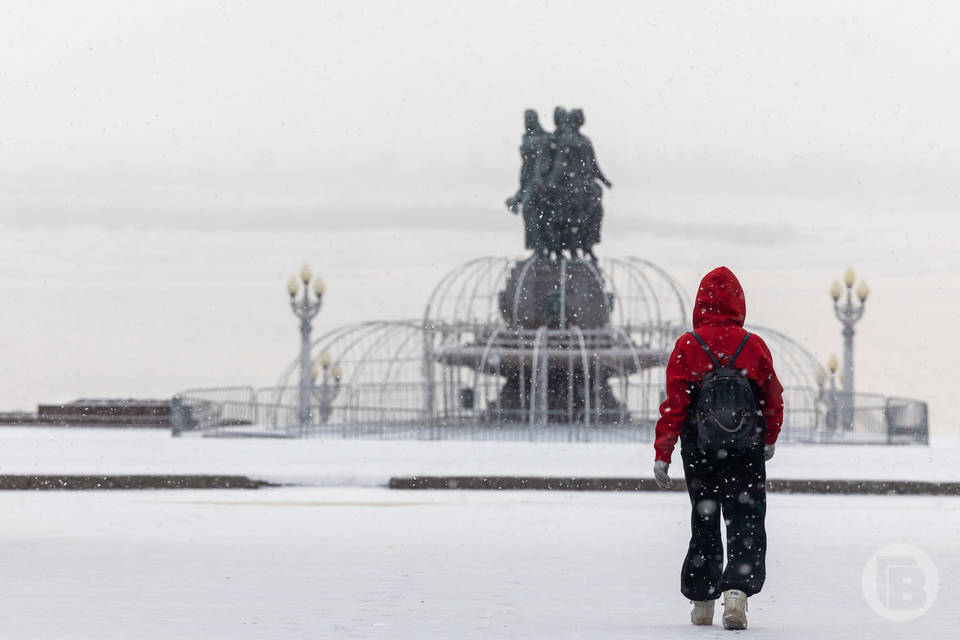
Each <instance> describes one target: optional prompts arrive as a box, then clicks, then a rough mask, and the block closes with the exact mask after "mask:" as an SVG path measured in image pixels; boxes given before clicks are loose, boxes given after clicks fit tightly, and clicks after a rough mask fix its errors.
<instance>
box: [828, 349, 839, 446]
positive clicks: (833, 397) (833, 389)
mask: <svg viewBox="0 0 960 640" xmlns="http://www.w3.org/2000/svg"><path fill="white" fill-rule="evenodd" d="M839 366H840V363H839V362H837V356H835V355H833V354H831V355H830V359H829V360H827V370H828V371H829V372H830V390H829V391H828V392H827V394H826V400H827V431H829V432H830V433H834V432H835V431H836V430H837V404H838V403H837V368H838V367H839Z"/></svg>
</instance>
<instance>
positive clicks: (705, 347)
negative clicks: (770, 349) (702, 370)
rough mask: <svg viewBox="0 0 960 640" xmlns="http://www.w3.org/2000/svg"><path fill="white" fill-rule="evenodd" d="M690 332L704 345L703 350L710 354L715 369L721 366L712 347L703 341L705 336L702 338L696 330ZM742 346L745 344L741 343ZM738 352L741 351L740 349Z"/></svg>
mask: <svg viewBox="0 0 960 640" xmlns="http://www.w3.org/2000/svg"><path fill="white" fill-rule="evenodd" d="M690 333H692V334H693V337H694V338H696V339H697V342H699V343H700V346H701V347H703V350H704V351H706V352H707V355H708V356H710V362H712V363H713V367H714V368H715V369H719V368H720V361H719V360H717V356H715V355H713V351H710V347H708V346H707V343H706V342H704V341H703V338H701V337H700V336H699V335H698V334H697V332H696V331H691V332H690ZM741 346H743V345H741ZM737 353H739V351H738V352H737Z"/></svg>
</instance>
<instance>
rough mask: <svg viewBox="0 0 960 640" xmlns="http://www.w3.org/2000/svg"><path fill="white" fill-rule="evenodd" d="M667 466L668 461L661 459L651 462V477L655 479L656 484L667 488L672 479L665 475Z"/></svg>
mask: <svg viewBox="0 0 960 640" xmlns="http://www.w3.org/2000/svg"><path fill="white" fill-rule="evenodd" d="M669 468H670V463H669V462H664V461H663V460H657V461H656V462H654V463H653V479H654V480H656V481H657V486H658V487H660V488H661V489H669V488H670V486H671V485H673V481H672V480H671V479H670V476H668V475H667V470H668V469H669Z"/></svg>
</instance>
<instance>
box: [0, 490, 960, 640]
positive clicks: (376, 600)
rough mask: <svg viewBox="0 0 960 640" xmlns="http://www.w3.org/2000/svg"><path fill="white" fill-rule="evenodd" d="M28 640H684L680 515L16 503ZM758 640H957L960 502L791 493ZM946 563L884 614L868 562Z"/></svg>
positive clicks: (355, 505) (711, 633)
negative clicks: (928, 584)
mask: <svg viewBox="0 0 960 640" xmlns="http://www.w3.org/2000/svg"><path fill="white" fill-rule="evenodd" d="M0 513H2V516H0V517H2V529H3V533H2V539H0V540H2V544H3V548H4V573H5V579H4V580H3V583H2V585H0V597H2V601H3V603H4V605H3V609H4V611H5V615H4V635H5V636H7V637H12V638H91V639H93V638H145V639H146V638H172V637H176V638H184V639H187V638H191V639H192V638H198V639H199V638H265V639H266V638H279V637H284V638H320V637H342V638H384V639H389V638H396V639H401V638H403V639H405V638H411V639H413V638H477V639H486V638H571V639H573V638H659V639H663V640H672V639H674V638H700V637H726V636H727V635H728V634H729V633H730V632H725V631H723V630H722V628H721V627H720V626H719V624H715V626H713V627H710V628H696V627H692V626H690V624H689V622H688V616H689V605H688V604H687V602H686V600H684V599H683V598H682V597H681V595H680V593H679V591H678V588H677V586H678V582H679V578H678V574H679V568H680V560H681V558H682V555H683V552H684V550H685V547H686V542H687V536H688V530H687V520H688V518H689V507H688V504H687V500H686V496H684V495H682V494H650V493H647V494H597V493H592V494H573V493H563V494H556V493H549V492H509V493H496V492H399V491H390V490H387V489H350V488H310V489H271V490H259V491H254V492H219V491H214V492H196V491H183V492H90V493H83V494H82V495H75V494H70V493H64V492H50V493H30V494H23V493H22V492H17V493H7V494H3V495H0ZM767 526H768V530H769V531H770V536H771V540H772V542H771V544H770V550H769V555H768V566H769V569H768V572H769V578H768V585H767V588H766V590H765V592H764V593H762V594H760V595H758V596H756V597H755V598H751V600H750V616H751V620H750V629H749V630H748V631H746V632H744V633H747V634H748V635H749V636H750V637H755V638H778V639H794V638H796V639H803V638H814V637H815V638H824V639H834V638H836V639H838V640H839V639H847V638H867V637H870V638H883V639H888V638H891V639H892V638H931V639H933V638H937V639H939V638H950V637H954V634H955V630H956V628H957V625H958V624H960V613H958V611H957V608H956V607H955V606H954V602H953V597H954V596H955V595H956V593H957V592H958V589H960V545H958V544H957V536H958V531H960V500H958V499H956V498H928V497H900V498H897V497H894V498H889V497H862V496H836V497H834V496H799V495H776V494H772V495H771V496H770V499H769V515H768V518H767ZM896 542H908V543H910V544H913V545H916V546H918V547H920V548H922V549H923V550H924V551H925V552H926V553H928V554H929V555H930V556H931V557H932V559H933V560H934V561H935V563H936V566H937V569H938V571H939V575H940V581H941V582H940V595H939V597H938V599H937V600H936V602H935V603H934V604H933V606H932V608H931V609H930V610H929V611H928V612H927V613H926V614H925V615H923V616H921V617H920V618H919V619H917V620H914V621H912V622H910V623H895V622H891V621H888V620H886V619H884V618H882V617H880V616H879V615H878V614H877V613H875V612H874V611H873V610H872V609H871V608H870V607H869V606H868V605H867V602H866V600H865V599H864V595H863V592H862V589H861V577H862V573H863V570H864V566H865V564H866V562H867V560H868V558H869V556H870V555H871V554H872V553H873V552H874V551H876V550H879V549H880V548H882V547H885V546H887V545H889V544H892V543H896Z"/></svg>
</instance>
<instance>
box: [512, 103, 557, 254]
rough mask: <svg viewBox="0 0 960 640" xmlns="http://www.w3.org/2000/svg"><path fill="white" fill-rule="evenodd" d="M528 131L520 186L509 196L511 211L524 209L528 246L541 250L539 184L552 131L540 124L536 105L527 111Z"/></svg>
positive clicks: (525, 116) (522, 148)
mask: <svg viewBox="0 0 960 640" xmlns="http://www.w3.org/2000/svg"><path fill="white" fill-rule="evenodd" d="M524 126H525V128H526V131H525V132H524V134H523V140H522V142H521V143H520V158H521V165H520V188H519V189H518V190H517V193H516V194H514V195H512V196H510V197H509V198H507V201H506V204H507V207H509V209H510V211H512V212H513V213H517V212H518V210H521V209H522V210H523V228H524V244H525V245H526V248H527V249H533V250H534V251H540V249H541V247H542V245H543V243H542V241H541V239H540V215H539V214H540V207H539V203H538V198H537V196H538V185H539V184H540V183H541V181H542V176H541V175H540V174H539V171H540V170H541V169H542V166H543V165H542V163H541V161H540V159H541V158H542V157H543V156H544V155H545V154H546V153H547V151H548V150H547V147H548V146H549V145H550V134H548V133H547V132H546V131H544V129H543V127H542V126H541V125H540V118H539V116H538V115H537V112H536V111H534V110H533V109H527V110H526V112H524Z"/></svg>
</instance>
